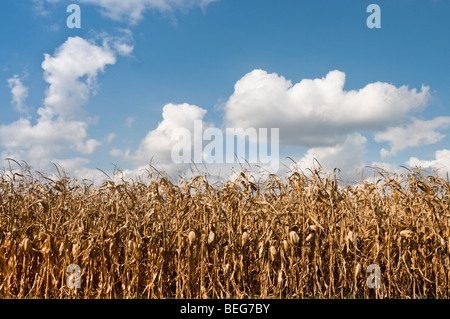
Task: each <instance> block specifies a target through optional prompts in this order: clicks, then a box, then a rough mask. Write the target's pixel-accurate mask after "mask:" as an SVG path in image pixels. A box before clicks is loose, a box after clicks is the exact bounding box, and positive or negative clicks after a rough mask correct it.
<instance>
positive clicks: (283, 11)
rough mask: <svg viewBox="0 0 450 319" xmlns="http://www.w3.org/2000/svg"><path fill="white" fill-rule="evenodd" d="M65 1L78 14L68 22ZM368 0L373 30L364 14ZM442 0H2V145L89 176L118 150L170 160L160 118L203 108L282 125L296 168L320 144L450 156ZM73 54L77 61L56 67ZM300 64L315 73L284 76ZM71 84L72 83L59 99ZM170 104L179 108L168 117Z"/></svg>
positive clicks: (330, 155)
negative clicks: (376, 22)
mask: <svg viewBox="0 0 450 319" xmlns="http://www.w3.org/2000/svg"><path fill="white" fill-rule="evenodd" d="M71 3H76V4H79V5H80V7H81V18H82V25H81V29H69V28H68V27H67V26H66V19H67V17H68V16H69V13H67V12H66V8H67V6H68V5H69V4H71ZM371 3H376V4H378V5H379V6H380V8H381V26H382V27H381V29H369V28H368V27H367V25H366V19H367V17H368V16H369V15H370V13H367V12H366V8H367V6H368V5H369V4H371ZM449 13H450V3H449V2H448V1H438V0H420V1H419V0H408V1H407V0H390V1H350V0H342V1H331V0H327V1H325V0H317V1H298V0H278V1H272V0H263V1H261V0H245V1H242V0H240V1H238V0H215V1H211V0H209V1H207V0H163V1H155V0H135V1H129V2H126V1H116V0H80V1H78V2H77V1H63V0H60V1H58V0H53V1H50V0H34V1H33V0H21V1H13V0H5V1H2V2H1V3H0V24H1V25H0V26H1V27H0V47H1V48H2V49H1V50H0V83H3V84H2V85H0V115H1V116H0V155H1V156H2V158H1V160H3V159H4V158H6V157H13V158H15V159H16V160H26V161H27V162H28V163H30V164H31V165H32V166H33V167H34V168H41V169H43V170H46V169H48V170H51V163H52V162H59V163H62V164H63V166H65V167H66V168H67V169H68V171H69V172H71V173H73V174H74V175H77V176H81V177H87V178H94V177H95V176H96V174H97V173H98V171H96V169H95V168H97V167H99V168H102V169H104V170H106V171H108V170H111V169H112V168H113V164H118V166H119V167H121V168H122V169H124V170H127V172H129V173H130V174H132V173H135V172H136V171H137V170H138V169H139V168H142V167H144V166H145V164H146V163H148V161H149V159H150V158H151V157H152V156H154V159H155V160H156V163H157V164H158V165H160V166H161V167H164V168H165V169H167V170H169V171H170V170H173V169H175V168H176V165H174V164H173V163H171V162H170V157H169V156H168V152H169V150H170V139H168V134H169V132H170V130H171V129H174V128H175V127H176V126H177V125H179V126H181V127H183V126H186V125H187V124H186V120H187V119H192V118H198V119H203V121H205V122H207V123H209V124H210V125H213V126H215V127H220V128H224V127H238V126H246V128H248V127H256V128H257V127H278V128H279V129H280V134H281V140H280V147H281V152H280V154H281V157H285V156H291V157H292V158H293V159H295V161H298V162H299V165H300V166H301V167H303V168H305V167H307V166H308V165H310V163H311V161H312V158H314V157H315V158H318V159H319V161H320V162H321V163H322V164H324V166H327V167H329V168H332V166H337V167H341V168H342V169H343V170H344V171H345V172H346V174H347V175H351V174H352V172H354V170H355V169H356V168H361V167H364V166H365V165H373V164H377V165H379V166H382V167H386V168H388V169H391V170H395V169H397V168H398V167H399V166H400V165H409V166H415V165H420V166H422V167H424V168H432V167H440V168H443V169H444V170H445V171H448V170H450V150H449V149H450V148H449V146H448V145H449V137H448V136H447V135H448V133H449V130H448V129H449V127H450V111H449V110H450V93H449V91H450V90H449V89H450V77H449V76H448V74H449V71H450V65H449V58H448V57H449V52H450V39H449V37H448V30H450V19H448V15H449ZM121 48H122V49H124V48H125V49H126V50H125V51H123V50H122V51H121ZM58 50H59V51H58ZM97 51H98V52H97ZM77 52H78V53H77ZM93 52H97V53H98V56H96V57H94V58H97V59H98V60H97V61H93V62H92V61H91V62H92V63H91V64H89V65H88V64H87V62H86V61H87V59H85V58H84V57H83V54H85V55H86V58H87V57H91V58H92V57H93ZM44 54H47V58H46V57H45V56H44ZM74 54H80V58H79V59H76V60H73V59H72V57H73V55H74ZM104 58H105V59H106V60H102V59H104ZM46 59H47V62H48V63H47V64H46V65H44V64H43V62H44V61H45V60H46ZM74 61H76V62H77V63H80V65H81V64H83V66H80V68H79V69H81V70H85V71H86V72H85V73H83V71H80V72H81V73H80V74H78V75H70V74H66V72H65V71H64V70H67V69H70V68H71V67H73V63H74ZM105 61H106V62H105ZM85 62H86V65H84V63H85ZM77 69H78V68H76V67H75V69H74V70H77ZM258 70H259V71H258ZM335 70H338V71H339V72H335V73H333V71H335ZM76 72H77V71H75V73H76ZM330 72H331V73H330ZM45 74H47V79H46V77H45ZM327 74H331V76H329V77H327ZM344 78H345V85H344V86H343V88H340V87H339V84H336V83H341V82H342V81H343V79H344ZM304 79H317V81H316V82H315V83H316V86H314V85H307V84H306V82H302V83H303V84H300V85H298V90H297V91H298V92H300V93H293V92H292V90H289V82H288V81H291V86H295V85H296V84H298V83H299V82H300V81H302V80H304ZM86 81H88V82H89V85H87V84H86V83H88V82H86ZM336 81H337V82H336ZM340 81H341V82H340ZM80 83H81V84H83V83H84V84H85V85H84V86H85V87H84V90H85V91H83V87H82V86H83V85H81V86H80V90H81V91H83V92H82V94H81V93H80V91H76V90H77V89H76V88H74V85H75V86H77V85H78V84H80ZM238 83H241V85H240V87H241V89H245V94H238V93H237V91H235V85H236V86H238ZM261 83H264V85H265V86H264V88H261V87H260V86H259V85H260V84H261ZM335 84H336V85H337V87H336V86H335ZM286 85H287V87H285V86H286ZM402 86H408V88H405V89H404V90H402V89H401V87H402ZM422 86H425V88H422ZM364 88H366V89H365V90H364ZM414 89H416V91H414ZM427 90H428V91H427ZM349 91H350V92H351V91H353V92H354V93H355V94H356V93H358V92H359V95H357V96H356V97H354V96H353V95H355V94H353V95H352V93H350V94H349ZM73 94H75V95H77V94H81V95H80V97H81V96H82V98H80V99H79V100H76V101H73V100H71V101H64V98H70V96H71V95H73ZM55 99H62V100H58V101H57V102H55V101H56V100H55ZM261 99H262V102H261ZM272 100H274V101H275V102H274V101H272ZM268 101H272V102H268ZM184 103H186V104H185V107H181V105H182V104H184ZM261 104H262V105H261ZM167 105H171V106H172V108H171V107H167V108H166V110H167V114H169V113H170V114H172V115H171V116H174V117H175V118H170V119H166V120H165V121H163V117H162V113H163V108H164V107H165V106H167ZM66 106H67V108H68V109H69V110H67V109H64V108H65V107H66ZM310 107H312V109H309V108H310ZM39 109H41V110H46V111H48V112H50V113H51V115H48V114H47V115H46V117H43V116H42V114H41V113H38V110H39ZM169 109H170V110H172V111H173V112H169V111H168V110H169ZM201 110H206V111H207V113H206V115H204V114H203V113H202V112H201ZM305 110H308V111H305ZM285 112H286V113H285ZM40 114H41V115H40ZM174 114H175V115H174ZM286 114H292V116H291V117H289V116H288V117H287V118H286V116H285V115H286ZM278 115H279V116H278ZM179 118H181V119H184V120H183V121H182V120H180V121H181V122H180V121H178V120H177V119H179ZM177 121H178V122H177ZM188 126H189V125H188ZM61 130H63V131H61ZM80 132H81V133H80ZM152 132H153V133H152ZM55 136H56V137H58V138H56V137H55ZM164 138H165V139H166V140H164ZM166 144H167V145H166ZM161 145H164V146H166V147H161ZM383 149H384V151H382V150H383ZM2 163H3V164H5V162H4V161H3V162H2Z"/></svg>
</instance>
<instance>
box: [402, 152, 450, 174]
mask: <svg viewBox="0 0 450 319" xmlns="http://www.w3.org/2000/svg"><path fill="white" fill-rule="evenodd" d="M435 157H436V158H435V159H433V160H431V161H426V160H420V159H419V158H417V157H411V158H410V159H409V161H408V162H407V163H406V164H407V165H409V166H411V167H419V168H425V169H427V168H431V169H439V170H440V171H441V172H444V173H450V150H447V149H444V150H440V151H437V152H436V153H435Z"/></svg>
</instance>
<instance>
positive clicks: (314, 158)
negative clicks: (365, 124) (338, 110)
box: [294, 133, 367, 179]
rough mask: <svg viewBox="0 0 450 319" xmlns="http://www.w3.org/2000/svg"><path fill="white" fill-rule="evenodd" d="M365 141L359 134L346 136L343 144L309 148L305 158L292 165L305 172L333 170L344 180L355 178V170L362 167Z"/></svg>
mask: <svg viewBox="0 0 450 319" xmlns="http://www.w3.org/2000/svg"><path fill="white" fill-rule="evenodd" d="M366 143H367V139H366V138H365V137H364V136H362V135H361V134H359V133H354V134H351V135H348V136H347V137H346V139H345V141H344V142H343V143H340V144H337V145H335V146H330V147H317V148H311V149H309V150H308V151H307V153H306V154H305V156H304V157H303V158H302V159H301V160H300V161H299V162H298V163H297V164H296V165H294V166H295V167H296V168H299V169H301V170H302V171H306V170H307V169H308V168H319V165H318V164H317V162H318V163H319V164H320V166H322V168H323V169H325V171H327V172H329V173H331V172H333V170H334V169H335V168H339V169H340V170H341V176H342V177H343V178H344V179H354V178H356V169H358V168H363V167H364V165H365V164H364V163H365V161H364V156H365V154H366Z"/></svg>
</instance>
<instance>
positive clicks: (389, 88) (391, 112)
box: [225, 70, 430, 147]
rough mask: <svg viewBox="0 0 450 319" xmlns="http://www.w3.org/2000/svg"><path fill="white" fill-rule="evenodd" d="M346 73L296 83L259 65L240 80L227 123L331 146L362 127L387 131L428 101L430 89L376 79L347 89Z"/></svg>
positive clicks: (292, 141)
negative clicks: (262, 129)
mask: <svg viewBox="0 0 450 319" xmlns="http://www.w3.org/2000/svg"><path fill="white" fill-rule="evenodd" d="M344 84H345V73H343V72H340V71H332V72H330V73H328V74H327V76H326V77H324V78H321V79H314V80H310V79H304V80H302V81H301V82H299V83H297V84H295V85H293V84H292V83H291V81H288V80H286V79H285V78H284V77H282V76H279V75H278V74H275V73H272V74H268V73H267V72H266V71H264V70H254V71H252V72H250V73H248V74H247V75H245V76H244V77H243V78H242V79H240V80H239V81H238V82H237V83H236V85H235V91H234V94H233V95H232V96H231V97H230V99H229V101H228V102H227V103H226V105H225V111H226V115H225V119H226V124H227V126H228V127H243V128H250V127H255V128H259V127H265V128H277V127H278V128H280V138H281V142H282V143H284V144H289V145H303V146H309V147H314V146H331V145H335V144H336V143H340V142H343V140H344V139H345V137H346V136H347V135H348V134H350V133H353V132H355V131H358V130H382V129H385V128H387V127H389V126H392V125H395V124H398V123H401V122H402V121H403V120H404V119H405V118H406V117H407V114H408V113H410V112H413V111H418V110H421V109H422V108H424V107H425V106H426V105H427V102H428V100H429V96H430V95H429V92H428V91H429V88H428V87H422V90H421V92H417V90H416V89H411V90H409V89H408V87H407V86H402V87H400V88H397V87H395V86H393V85H391V84H388V83H382V82H376V83H371V84H368V85H367V86H365V87H364V88H362V89H360V90H358V91H354V90H352V91H346V90H344Z"/></svg>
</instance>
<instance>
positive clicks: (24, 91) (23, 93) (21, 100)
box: [8, 74, 28, 113]
mask: <svg viewBox="0 0 450 319" xmlns="http://www.w3.org/2000/svg"><path fill="white" fill-rule="evenodd" d="M8 86H9V88H10V89H11V94H12V103H13V105H14V108H15V109H16V111H17V112H19V113H27V111H28V110H27V107H26V105H25V100H26V99H27V97H28V88H27V87H26V86H24V85H23V83H22V79H21V78H19V76H18V75H17V74H16V75H14V76H13V77H12V78H10V79H8Z"/></svg>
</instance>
